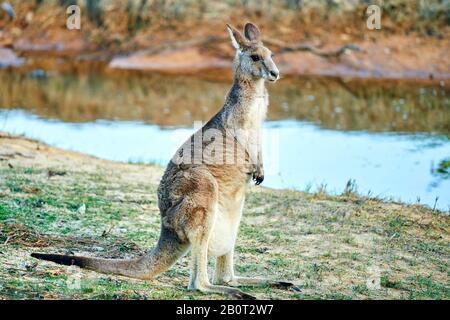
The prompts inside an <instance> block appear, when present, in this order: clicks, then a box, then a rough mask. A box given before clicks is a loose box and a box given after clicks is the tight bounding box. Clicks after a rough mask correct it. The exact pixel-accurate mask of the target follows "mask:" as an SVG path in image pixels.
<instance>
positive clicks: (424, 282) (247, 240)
mask: <svg viewBox="0 0 450 320" xmlns="http://www.w3.org/2000/svg"><path fill="white" fill-rule="evenodd" d="M162 172H163V169H162V168H161V167H158V166H151V165H138V164H127V163H118V162H111V161H106V160H100V159H98V158H94V157H90V156H86V155H83V154H80V153H75V152H69V151H65V150H62V149H57V148H53V147H49V146H47V145H45V144H43V143H40V142H38V141H34V140H29V139H26V138H22V137H16V136H11V135H8V134H1V136H0V177H1V179H0V243H2V245H1V247H0V261H1V262H0V279H1V280H0V286H1V291H0V292H1V293H0V297H1V298H3V299H14V298H16V299H17V298H32V299H67V298H74V299H86V298H87V299H158V298H159V299H181V298H185V299H207V298H221V297H220V296H215V295H204V294H200V293H195V292H189V291H187V290H186V283H187V279H188V268H187V266H188V258H187V257H185V258H183V259H181V260H180V261H179V262H178V263H177V264H176V265H175V266H174V267H173V268H172V269H171V270H170V271H168V272H166V273H165V274H163V275H161V276H160V277H158V278H157V279H155V280H153V281H148V282H144V281H137V280H132V279H127V278H122V277H115V276H107V275H100V274H97V273H93V272H90V271H84V270H83V271H81V273H77V277H78V276H79V279H80V287H77V288H74V287H73V286H68V283H69V282H70V281H71V279H72V280H73V271H72V270H71V269H69V268H67V267H62V266H58V265H55V264H51V263H46V262H40V261H39V262H38V261H36V260H34V259H32V258H30V257H29V254H30V253H31V252H33V251H44V252H61V253H64V252H76V253H81V254H89V255H95V256H103V257H115V258H117V257H127V256H134V255H137V254H140V253H142V252H143V250H145V249H147V248H150V247H152V246H153V245H154V243H155V241H156V239H157V237H158V232H159V222H160V221H159V212H158V209H157V202H156V188H157V184H158V181H159V179H160V177H161V174H162ZM449 222H450V221H449V216H448V215H446V214H443V213H441V212H438V211H434V210H432V209H430V208H426V207H423V206H420V205H404V204H401V203H395V202H385V201H382V200H380V199H377V198H369V197H362V196H359V195H357V194H355V193H353V192H352V190H351V188H349V189H348V190H347V191H346V192H344V193H343V194H342V195H339V196H330V195H327V194H326V193H323V192H315V193H304V192H297V191H290V190H272V189H267V188H261V187H251V188H250V192H249V195H248V198H247V201H246V206H245V209H244V218H243V222H242V225H241V230H240V235H239V239H238V244H237V259H236V260H237V263H236V264H237V272H238V273H239V274H243V275H249V276H250V275H251V276H257V275H259V276H261V275H265V276H269V277H272V278H286V279H290V280H293V281H297V282H299V283H300V285H301V288H302V289H301V291H300V292H294V291H292V292H291V291H282V290H278V289H270V288H255V289H250V288H247V291H248V292H249V293H251V294H253V295H256V296H257V297H258V298H260V299H265V298H266V299H267V298H273V299H275V298H282V299H317V298H328V299H330V298H337V299H449V298H450V296H449V287H448V262H449V261H448V256H449V252H448V243H449V240H450V236H449ZM68 281H69V282H68Z"/></svg>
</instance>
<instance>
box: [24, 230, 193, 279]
mask: <svg viewBox="0 0 450 320" xmlns="http://www.w3.org/2000/svg"><path fill="white" fill-rule="evenodd" d="M187 250H188V245H186V244H183V243H180V241H179V240H178V238H177V237H176V236H174V235H173V234H172V233H171V232H167V231H164V230H163V231H162V232H161V237H160V239H159V241H158V244H157V245H156V247H155V248H154V249H153V250H152V251H150V252H149V253H147V254H145V255H143V256H141V257H138V258H134V259H102V258H90V257H81V256H72V255H62V254H47V253H32V254H31V256H32V257H34V258H37V259H41V260H47V261H52V262H56V263H58V264H63V265H68V266H70V265H75V266H78V267H80V268H86V269H90V270H94V271H97V272H101V273H108V274H117V275H122V276H126V277H131V278H139V279H150V278H153V277H155V276H156V275H158V274H160V273H162V272H164V271H166V270H167V269H169V268H170V267H171V266H172V265H173V264H174V263H175V262H176V261H177V260H178V258H180V257H181V256H182V255H184V254H185V253H186V251H187Z"/></svg>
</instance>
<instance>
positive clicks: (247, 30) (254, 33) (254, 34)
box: [244, 22, 261, 41]
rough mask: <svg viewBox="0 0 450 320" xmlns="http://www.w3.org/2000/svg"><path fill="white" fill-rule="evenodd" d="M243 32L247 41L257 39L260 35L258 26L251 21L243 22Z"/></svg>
mask: <svg viewBox="0 0 450 320" xmlns="http://www.w3.org/2000/svg"><path fill="white" fill-rule="evenodd" d="M244 34H245V37H246V38H247V39H248V40H249V41H259V40H260V36H261V32H259V29H258V27H257V26H256V25H254V24H253V23H251V22H247V23H246V24H245V27H244Z"/></svg>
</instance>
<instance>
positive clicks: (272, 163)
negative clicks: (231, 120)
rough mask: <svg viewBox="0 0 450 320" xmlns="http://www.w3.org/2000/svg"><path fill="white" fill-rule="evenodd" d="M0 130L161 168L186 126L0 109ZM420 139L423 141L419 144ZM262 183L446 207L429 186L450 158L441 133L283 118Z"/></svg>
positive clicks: (439, 191) (274, 130)
mask: <svg viewBox="0 0 450 320" xmlns="http://www.w3.org/2000/svg"><path fill="white" fill-rule="evenodd" d="M0 119H3V120H2V121H1V122H0V130H3V131H7V132H11V133H15V134H25V135H26V136H28V137H31V138H35V139H38V140H41V141H44V142H46V143H48V144H51V145H54V146H58V147H61V148H65V149H71V150H76V151H81V152H84V153H87V154H91V155H95V156H98V157H101V158H105V159H111V160H117V161H133V162H152V163H158V164H162V165H164V164H166V162H167V161H168V160H169V159H170V157H171V156H172V155H173V153H174V152H175V150H176V148H177V147H178V146H179V144H180V141H183V140H184V139H186V138H187V137H188V136H189V135H190V134H192V133H193V131H194V129H193V128H191V127H186V128H172V129H170V130H168V129H165V130H163V129H161V128H160V127H158V126H156V125H149V124H145V123H143V122H130V121H105V120H99V121H95V122H86V123H67V122H62V121H55V120H53V121H50V120H44V119H41V118H39V117H37V116H35V115H31V114H29V113H25V112H24V111H17V110H10V111H0ZM424 142H425V143H424ZM263 145H264V146H263V147H264V153H265V155H264V157H265V159H266V163H265V165H266V170H265V172H266V179H265V180H264V185H265V186H268V187H273V188H294V189H306V188H309V186H311V187H312V190H314V189H316V188H319V187H321V186H323V185H326V187H327V191H329V192H333V193H340V192H342V191H343V189H344V187H345V185H346V183H347V181H348V180H349V179H353V180H354V181H355V182H356V184H357V186H358V191H359V192H361V193H363V194H369V193H370V194H371V195H372V196H378V197H382V198H392V199H396V200H397V199H400V200H402V201H406V202H411V203H415V202H417V201H418V199H420V203H422V204H427V205H429V206H432V207H433V206H434V205H435V201H436V198H438V202H437V205H436V207H437V208H439V209H442V210H449V208H450V194H449V192H448V190H450V180H445V179H440V181H439V183H438V184H436V183H434V182H435V178H436V177H435V175H434V174H433V170H432V168H433V163H435V161H436V160H437V159H442V157H443V155H448V154H450V141H449V140H448V138H447V137H445V136H433V135H428V134H420V135H417V134H414V135H413V134H401V135H398V134H392V133H368V132H354V131H353V132H344V131H336V130H324V129H321V128H319V127H317V126H315V125H312V124H310V123H306V122H300V121H293V120H283V121H273V122H267V123H266V124H265V126H264V141H263Z"/></svg>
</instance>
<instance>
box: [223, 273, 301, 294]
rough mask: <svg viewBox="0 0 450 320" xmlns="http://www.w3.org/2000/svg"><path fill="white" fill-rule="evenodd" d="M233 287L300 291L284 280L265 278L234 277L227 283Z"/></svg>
mask: <svg viewBox="0 0 450 320" xmlns="http://www.w3.org/2000/svg"><path fill="white" fill-rule="evenodd" d="M229 284H230V285H233V286H269V287H272V288H277V289H285V290H294V291H300V285H298V284H295V283H293V282H289V281H284V280H271V279H265V278H250V277H238V276H235V277H234V278H233V280H232V281H230V282H229Z"/></svg>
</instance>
